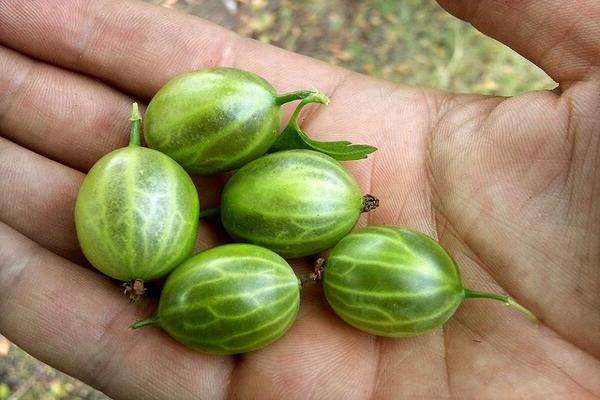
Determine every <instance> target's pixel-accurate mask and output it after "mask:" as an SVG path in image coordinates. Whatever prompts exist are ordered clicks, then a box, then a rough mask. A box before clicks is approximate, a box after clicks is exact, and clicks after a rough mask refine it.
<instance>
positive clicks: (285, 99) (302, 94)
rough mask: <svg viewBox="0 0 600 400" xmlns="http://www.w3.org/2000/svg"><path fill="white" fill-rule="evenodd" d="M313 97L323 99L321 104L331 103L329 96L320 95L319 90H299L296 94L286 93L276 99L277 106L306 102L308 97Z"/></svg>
mask: <svg viewBox="0 0 600 400" xmlns="http://www.w3.org/2000/svg"><path fill="white" fill-rule="evenodd" d="M311 96H313V97H315V96H317V97H319V98H321V99H322V101H319V103H322V104H328V103H329V99H328V98H327V96H325V95H324V94H321V93H319V92H318V91H317V90H297V91H295V92H290V93H284V94H282V95H280V96H277V97H275V104H277V105H278V106H280V105H282V104H285V103H289V102H290V101H294V100H304V99H306V98H307V97H311Z"/></svg>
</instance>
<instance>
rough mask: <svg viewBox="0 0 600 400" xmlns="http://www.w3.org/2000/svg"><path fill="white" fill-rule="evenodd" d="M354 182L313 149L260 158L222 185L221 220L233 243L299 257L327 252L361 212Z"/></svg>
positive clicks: (356, 186)
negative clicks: (258, 246)
mask: <svg viewBox="0 0 600 400" xmlns="http://www.w3.org/2000/svg"><path fill="white" fill-rule="evenodd" d="M363 202H364V199H363V196H362V195H361V193H360V189H359V187H358V184H357V183H356V180H355V179H354V178H353V177H352V175H350V174H349V173H348V172H347V171H346V170H345V169H344V168H343V167H342V166H341V165H340V164H339V163H338V162H337V161H335V160H334V159H333V158H331V157H329V156H327V155H325V154H322V153H318V152H315V151H312V150H287V151H281V152H277V153H273V154H270V155H268V156H265V157H261V158H259V159H257V160H254V161H252V162H251V163H249V164H246V165H245V166H244V167H242V168H241V169H240V170H239V171H237V172H236V173H235V174H234V175H233V176H232V177H231V179H230V180H229V181H228V182H227V184H226V185H225V188H224V189H223V194H222V198H221V220H222V222H223V226H224V227H225V230H226V231H227V232H228V233H229V235H230V236H232V237H233V238H234V239H235V240H237V241H243V242H249V243H254V244H257V245H260V246H264V247H266V248H269V249H271V250H273V251H275V252H277V253H279V254H280V255H282V256H283V257H302V256H306V255H310V254H315V253H317V252H319V251H321V250H324V249H327V248H330V247H331V246H333V245H334V244H335V243H337V242H338V240H340V239H341V238H342V237H344V236H345V235H346V234H347V233H348V232H350V230H351V229H352V228H353V227H354V225H355V224H356V221H357V220H358V217H359V216H360V213H361V212H362V211H363V209H364V208H365V204H363Z"/></svg>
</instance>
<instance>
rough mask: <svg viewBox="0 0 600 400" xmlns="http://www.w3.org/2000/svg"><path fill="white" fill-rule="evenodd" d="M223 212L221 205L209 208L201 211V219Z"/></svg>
mask: <svg viewBox="0 0 600 400" xmlns="http://www.w3.org/2000/svg"><path fill="white" fill-rule="evenodd" d="M220 212H221V209H220V208H219V207H215V208H207V209H206V210H204V211H200V215H199V219H202V218H207V217H212V216H213V215H218V214H219V213H220Z"/></svg>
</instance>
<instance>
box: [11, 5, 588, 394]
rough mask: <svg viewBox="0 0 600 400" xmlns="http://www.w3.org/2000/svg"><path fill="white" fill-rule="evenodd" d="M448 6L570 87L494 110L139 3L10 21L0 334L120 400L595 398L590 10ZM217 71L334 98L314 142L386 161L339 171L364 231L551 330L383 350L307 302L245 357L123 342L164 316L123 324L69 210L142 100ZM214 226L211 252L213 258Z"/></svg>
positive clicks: (477, 311) (311, 123) (493, 101)
mask: <svg viewBox="0 0 600 400" xmlns="http://www.w3.org/2000/svg"><path fill="white" fill-rule="evenodd" d="M441 3H442V5H443V6H446V7H447V9H448V10H449V11H450V12H451V13H453V14H455V15H456V16H458V17H460V18H463V19H465V20H467V21H469V22H471V23H472V24H473V25H475V27H477V28H478V29H480V30H481V31H483V32H484V33H486V34H488V35H490V36H492V37H494V38H496V39H498V40H500V41H502V42H504V43H505V44H506V45H508V46H510V47H512V48H513V49H515V50H517V51H518V52H520V53H521V54H523V55H524V56H526V57H528V58H529V59H530V60H532V61H533V62H535V63H536V64H537V65H539V66H540V67H541V68H543V69H544V70H545V71H546V72H547V73H548V74H549V75H550V76H551V77H552V78H553V79H554V80H555V81H557V82H558V83H559V86H558V88H557V89H556V90H554V91H547V92H536V93H527V94H523V95H520V96H516V97H513V98H499V97H484V96H476V95H457V94H451V93H445V92H441V91H436V90H430V89H419V88H411V87H405V86H398V85H395V84H392V83H388V82H382V81H379V80H375V79H372V78H369V77H366V76H362V75H358V74H354V73H350V72H348V71H345V70H342V69H339V68H335V67H332V66H329V65H326V64H324V63H322V62H318V61H315V60H312V59H309V58H306V57H302V56H299V55H295V54H291V53H288V52H286V51H283V50H280V49H276V48H273V47H269V46H265V45H262V44H259V43H257V42H254V41H250V40H247V39H242V38H239V37H237V36H235V35H233V34H232V33H230V32H227V31H225V30H223V29H222V28H219V27H217V26H215V25H212V24H209V23H207V22H204V21H202V20H199V19H197V18H194V17H190V16H186V15H180V14H177V13H174V12H172V11H169V10H166V9H161V8H157V7H153V6H149V5H146V4H143V3H137V2H131V3H130V2H114V1H105V0H98V1H93V2H73V1H70V0H69V1H66V0H62V1H61V0H55V1H47V2H35V3H34V2H32V3H29V2H22V1H18V0H5V1H3V2H2V7H0V44H1V45H2V47H0V133H1V135H2V138H0V187H1V188H2V195H1V196H0V220H1V221H2V222H1V223H0V332H1V333H2V334H3V335H5V336H7V337H8V338H9V339H11V340H13V341H14V342H15V343H17V344H18V345H19V346H21V347H23V348H24V349H25V350H26V351H28V352H29V353H31V354H32V355H34V356H35V357H37V358H39V359H41V360H43V361H45V362H47V363H48V364H50V365H53V366H55V367H57V368H59V369H61V370H63V371H65V372H66V373H68V374H71V375H73V376H76V377H77V378H79V379H82V380H83V381H85V382H88V383H90V384H91V385H93V386H95V387H97V388H99V389H100V390H102V391H104V392H105V393H107V394H108V395H109V396H111V397H113V398H116V399H137V398H139V399H149V398H153V399H154V398H156V399H173V398H176V399H195V398H205V399H216V398H226V397H237V398H242V399H245V398H260V399H270V398H298V399H309V398H318V399H365V398H377V399H398V398H411V399H412V398H457V399H481V398H493V397H497V396H498V395H499V394H502V396H505V397H506V398H517V397H519V398H520V397H524V398H544V399H549V398H567V397H568V398H577V399H583V398H585V399H587V398H597V397H600V380H599V379H598V377H599V376H600V360H599V357H600V334H599V332H600V311H599V310H600V294H599V293H600V267H599V266H600V201H599V200H598V199H599V198H600V96H599V93H600V72H599V67H598V66H599V65H600V40H599V38H600V25H599V24H597V21H599V20H600V4H599V3H598V2H597V1H596V0H581V1H570V2H564V1H561V0H547V1H544V2H540V1H534V0H521V1H518V2H516V1H508V0H462V1H457V0H455V1H450V0H447V1H442V2H441ZM214 65H224V66H235V67H238V68H243V69H248V70H251V71H253V72H256V73H258V74H259V75H261V76H263V77H265V78H266V79H267V80H269V81H270V82H271V83H272V84H273V85H274V86H275V88H277V90H278V91H279V92H286V91H290V90H296V89H303V88H318V89H320V90H321V91H323V92H324V93H326V94H328V95H330V96H331V104H330V105H329V106H327V107H324V106H320V107H313V108H311V109H309V110H307V113H306V114H305V117H304V119H303V127H304V129H305V130H306V132H309V133H310V134H312V135H313V136H314V137H316V138H330V139H333V138H340V137H344V138H348V139H350V140H352V141H353V142H355V143H370V144H373V145H375V146H377V147H378V148H379V150H378V151H377V152H376V153H375V154H373V155H371V156H370V157H369V159H368V160H367V161H357V162H348V163H346V164H345V165H346V166H347V167H348V168H349V169H350V170H351V171H352V173H353V174H354V175H355V176H356V177H357V179H358V180H359V182H360V184H361V186H362V188H363V190H364V191H365V192H368V193H372V194H374V195H376V196H377V197H379V199H380V200H381V203H380V207H379V209H378V210H376V211H375V212H373V213H371V214H369V215H368V216H367V215H365V216H363V218H362V220H361V224H363V225H364V224H366V223H367V222H368V223H370V224H396V225H403V226H409V227H412V228H416V229H419V230H421V231H424V232H426V233H428V234H430V235H432V236H434V237H435V238H437V239H438V240H439V241H440V242H441V243H442V244H443V246H444V247H445V248H446V249H447V250H448V251H449V252H450V253H451V254H452V255H453V256H454V257H455V259H456V260H457V262H458V263H459V265H460V267H461V271H462V274H463V278H464V281H465V286H467V287H469V288H472V289H477V290H489V291H494V292H504V293H507V294H509V295H511V296H513V297H514V298H516V299H517V300H518V301H519V302H520V303H522V304H523V305H524V306H526V307H528V308H530V309H531V310H532V311H534V312H535V313H536V314H537V316H538V317H539V318H540V320H541V324H540V325H539V326H535V325H533V324H531V323H530V322H529V321H528V320H526V319H525V318H524V317H523V316H522V315H520V314H518V313H516V312H514V311H511V310H510V309H508V308H506V307H504V306H502V304H501V303H498V302H494V301H491V300H479V299H473V300H468V301H466V302H465V303H464V304H463V305H462V306H461V308H460V309H459V310H458V312H457V313H456V315H455V316H454V317H453V318H452V319H451V320H450V321H449V322H448V323H447V324H446V325H444V327H443V328H440V329H438V330H436V331H434V332H431V333H429V334H426V335H423V336H420V337H415V338H408V339H387V338H375V337H372V336H369V335H366V334H364V333H362V332H360V331H357V330H356V329H353V328H351V327H349V326H348V325H346V324H345V323H343V322H342V321H341V320H340V319H339V318H337V317H335V315H334V314H333V313H332V311H331V310H330V309H329V308H328V306H327V304H326V302H325V301H324V298H323V295H322V292H321V290H320V289H319V288H318V286H313V287H311V288H307V289H305V290H304V291H303V294H302V307H301V311H300V315H299V317H298V320H297V321H296V323H295V324H294V326H293V327H292V328H291V330H290V331H289V332H288V333H287V334H286V335H285V336H284V337H283V338H282V339H280V340H279V341H277V342H276V343H274V344H273V345H271V346H269V347H267V348H265V349H262V350H260V351H256V352H253V353H250V354H245V355H243V356H238V357H221V356H212V355H206V354H201V353H195V352H192V351H190V350H188V349H186V348H185V347H183V346H181V345H179V344H178V343H177V342H175V341H173V340H172V339H171V338H170V337H169V336H167V335H166V334H165V333H164V332H162V331H161V330H160V329H156V328H145V329H140V330H138V331H129V330H127V325H128V324H130V323H131V322H133V321H136V320H138V319H140V318H142V317H145V316H148V315H149V314H150V313H151V312H152V311H153V309H154V307H155V302H154V301H153V300H151V299H150V298H147V299H145V300H143V301H141V302H138V303H136V304H135V305H132V304H130V303H129V302H128V301H127V299H126V298H125V297H124V295H123V293H122V287H121V286H120V284H119V283H117V282H114V281H111V280H110V279H108V278H106V277H104V276H102V275H101V274H99V273H97V272H96V271H94V270H91V269H89V268H83V267H81V265H84V264H85V262H84V259H83V256H82V254H81V252H80V250H79V248H78V245H77V240H76V237H75V233H74V227H73V205H74V201H75V197H76V195H77V190H78V187H79V185H80V183H81V181H82V179H83V177H84V174H85V172H86V171H87V170H88V169H89V168H90V167H91V165H92V164H93V163H94V162H95V161H96V160H97V159H98V158H99V157H101V156H102V155H103V154H106V153H107V152H109V151H111V150H113V149H115V148H118V147H121V146H124V145H126V143H127V134H128V124H129V121H128V118H129V112H130V107H131V102H132V100H134V99H135V100H137V101H140V102H145V101H148V100H149V99H150V98H151V96H152V95H153V94H154V93H155V92H156V91H157V90H158V88H160V87H161V86H162V85H163V84H164V83H165V82H166V81H167V80H168V79H169V78H171V77H172V76H174V75H175V74H177V73H179V72H183V71H188V70H192V69H196V68H200V67H205V66H214ZM223 180H224V178H222V177H215V178H212V179H201V180H200V181H199V184H198V185H199V191H200V196H201V199H203V200H202V202H203V204H205V205H207V206H211V205H216V204H217V199H216V193H218V188H219V185H220V184H222V182H223ZM202 225H203V227H202V228H201V232H200V238H201V239H200V242H199V244H198V248H199V249H202V248H206V247H208V246H211V245H214V244H216V243H218V242H220V241H222V239H223V233H222V232H221V231H220V230H219V228H218V226H217V225H215V226H211V225H210V224H207V223H203V224H202ZM296 267H297V270H298V272H299V273H306V272H308V270H309V268H308V263H298V264H297V265H296Z"/></svg>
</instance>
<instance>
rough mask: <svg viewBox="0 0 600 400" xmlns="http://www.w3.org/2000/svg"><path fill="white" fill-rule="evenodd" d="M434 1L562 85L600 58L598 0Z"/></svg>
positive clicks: (580, 76) (585, 73)
mask: <svg viewBox="0 0 600 400" xmlns="http://www.w3.org/2000/svg"><path fill="white" fill-rule="evenodd" d="M438 2H439V3H440V4H441V5H442V6H443V7H445V8H446V9H447V10H448V11H449V12H450V13H452V14H454V15H456V16H457V17H459V18H461V19H464V20H466V21H468V22H470V23H471V24H473V26H475V28H477V29H479V30H480V31H482V32H483V33H485V34H487V35H490V36H492V37H493V38H495V39H498V40H499V41H501V42H503V43H505V44H507V45H508V46H509V47H511V48H512V49H514V50H515V51H517V52H519V53H521V54H522V55H523V56H525V57H527V58H528V59H529V60H531V61H533V62H534V63H535V64H537V65H538V66H539V67H541V68H542V69H543V70H544V71H546V73H548V74H549V75H550V77H552V79H554V80H555V81H557V82H559V83H560V84H561V85H568V84H569V83H570V82H574V81H579V80H582V79H584V78H585V77H586V76H588V75H589V74H590V73H591V72H593V71H596V70H597V67H598V65H599V64H600V41H599V40H598V37H600V25H599V24H598V23H597V22H598V20H599V19H600V3H598V1H597V0H581V1H562V0H548V1H543V2H541V1H535V0H523V1H511V0H459V1H456V0H438Z"/></svg>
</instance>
